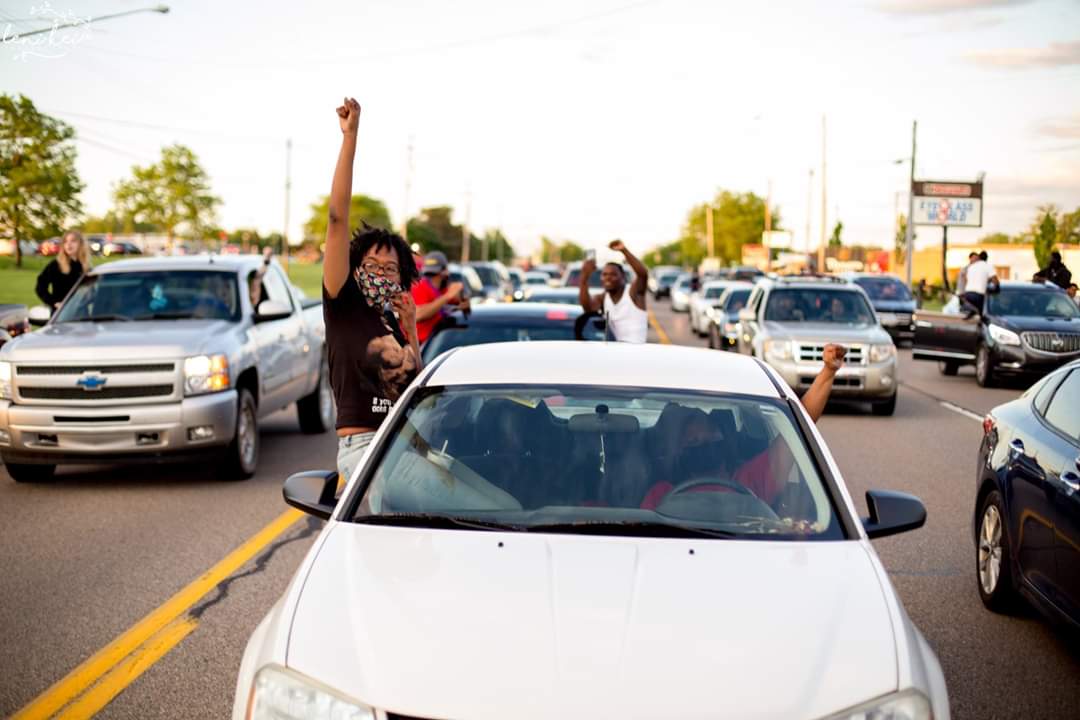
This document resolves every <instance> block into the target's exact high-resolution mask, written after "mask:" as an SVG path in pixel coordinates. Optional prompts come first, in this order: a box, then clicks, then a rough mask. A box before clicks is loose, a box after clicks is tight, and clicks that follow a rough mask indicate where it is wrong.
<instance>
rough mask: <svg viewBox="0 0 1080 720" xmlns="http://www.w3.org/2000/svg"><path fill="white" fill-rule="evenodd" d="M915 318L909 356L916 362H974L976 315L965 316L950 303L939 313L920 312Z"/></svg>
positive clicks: (955, 304) (956, 306)
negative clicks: (913, 335)
mask: <svg viewBox="0 0 1080 720" xmlns="http://www.w3.org/2000/svg"><path fill="white" fill-rule="evenodd" d="M915 317H916V320H915V338H914V340H913V344H912V355H913V357H914V358H915V359H916V360H956V361H958V362H972V361H974V360H975V343H976V338H977V337H978V335H979V323H980V320H981V318H980V317H979V316H978V315H973V316H971V317H968V316H967V314H966V313H964V312H962V311H961V309H960V306H959V304H958V303H955V302H951V303H949V304H947V305H946V306H945V308H943V309H942V310H941V311H940V312H936V311H933V310H919V311H918V312H917V313H916V316H915Z"/></svg>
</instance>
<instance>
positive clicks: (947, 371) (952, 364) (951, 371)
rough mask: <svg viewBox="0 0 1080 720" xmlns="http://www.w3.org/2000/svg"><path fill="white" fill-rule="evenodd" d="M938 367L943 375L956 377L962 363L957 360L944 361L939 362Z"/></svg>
mask: <svg viewBox="0 0 1080 720" xmlns="http://www.w3.org/2000/svg"><path fill="white" fill-rule="evenodd" d="M937 366H938V370H940V371H941V374H942V375H948V376H949V377H952V376H953V375H955V374H956V373H957V371H958V370H959V369H960V363H958V362H956V361H955V360H943V361H940V362H938V364H937Z"/></svg>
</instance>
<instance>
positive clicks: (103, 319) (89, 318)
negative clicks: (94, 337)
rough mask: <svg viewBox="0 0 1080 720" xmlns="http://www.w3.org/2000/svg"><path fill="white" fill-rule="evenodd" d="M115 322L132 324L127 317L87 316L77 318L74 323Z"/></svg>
mask: <svg viewBox="0 0 1080 720" xmlns="http://www.w3.org/2000/svg"><path fill="white" fill-rule="evenodd" d="M114 320H120V321H123V322H131V318H129V317H128V316H127V315H115V314H114V315H87V316H86V317H81V318H76V319H75V320H74V322H111V321H114Z"/></svg>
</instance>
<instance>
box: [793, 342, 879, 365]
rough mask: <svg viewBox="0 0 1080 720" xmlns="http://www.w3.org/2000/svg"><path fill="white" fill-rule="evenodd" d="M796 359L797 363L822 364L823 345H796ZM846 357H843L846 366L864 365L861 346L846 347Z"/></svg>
mask: <svg viewBox="0 0 1080 720" xmlns="http://www.w3.org/2000/svg"><path fill="white" fill-rule="evenodd" d="M796 349H797V351H798V352H797V357H798V358H799V362H823V361H824V355H825V346H824V345H797V346H796ZM847 349H848V351H847V355H846V356H845V357H844V364H846V365H865V364H866V357H865V356H864V355H863V347H862V345H848V346H847Z"/></svg>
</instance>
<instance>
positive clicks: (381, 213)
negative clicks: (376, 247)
mask: <svg viewBox="0 0 1080 720" xmlns="http://www.w3.org/2000/svg"><path fill="white" fill-rule="evenodd" d="M310 212H311V216H310V217H309V218H308V221H307V222H306V223H304V239H305V240H314V241H316V242H320V243H321V242H323V241H324V240H325V239H326V223H327V218H328V217H329V215H330V196H329V195H323V196H322V197H321V198H320V199H319V200H318V202H314V203H312V204H311V210H310ZM349 222H350V223H351V224H352V226H353V227H359V226H360V223H361V222H366V223H367V224H368V225H374V226H375V227H381V228H391V227H393V225H391V224H390V212H389V211H388V210H387V209H386V205H384V204H383V201H382V200H377V199H375V198H373V197H370V196H368V195H353V196H352V198H351V199H350V200H349Z"/></svg>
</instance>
